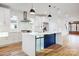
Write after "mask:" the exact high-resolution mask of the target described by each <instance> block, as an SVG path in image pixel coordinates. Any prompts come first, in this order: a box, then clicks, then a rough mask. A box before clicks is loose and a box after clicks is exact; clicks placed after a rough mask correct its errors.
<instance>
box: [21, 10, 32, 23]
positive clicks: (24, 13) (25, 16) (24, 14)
mask: <svg viewBox="0 0 79 59" xmlns="http://www.w3.org/2000/svg"><path fill="white" fill-rule="evenodd" d="M23 18H24V19H23V20H22V21H21V22H31V21H30V20H28V19H27V11H24V12H23Z"/></svg>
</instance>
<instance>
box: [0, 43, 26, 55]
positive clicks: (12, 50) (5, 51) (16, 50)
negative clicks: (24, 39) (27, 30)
mask: <svg viewBox="0 0 79 59" xmlns="http://www.w3.org/2000/svg"><path fill="white" fill-rule="evenodd" d="M21 45H22V44H21V43H15V44H11V45H8V46H5V47H0V56H27V55H26V54H25V53H24V52H23V51H22V47H21Z"/></svg>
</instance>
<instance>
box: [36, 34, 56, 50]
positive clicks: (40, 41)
mask: <svg viewBox="0 0 79 59" xmlns="http://www.w3.org/2000/svg"><path fill="white" fill-rule="evenodd" d="M53 44H56V34H48V35H44V36H43V37H36V51H37V52H39V51H41V50H42V49H44V48H47V47H49V46H50V45H53Z"/></svg>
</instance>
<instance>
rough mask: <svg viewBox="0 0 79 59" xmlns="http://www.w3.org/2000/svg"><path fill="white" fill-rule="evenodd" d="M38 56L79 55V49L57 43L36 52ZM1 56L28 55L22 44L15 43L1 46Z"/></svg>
mask: <svg viewBox="0 0 79 59" xmlns="http://www.w3.org/2000/svg"><path fill="white" fill-rule="evenodd" d="M36 55H37V56H79V49H75V48H70V47H62V46H61V45H58V44H55V45H51V46H50V47H48V48H46V49H43V50H41V51H40V52H37V53H36ZM0 56H27V54H25V53H24V52H23V51H22V44H21V43H15V44H11V45H8V46H6V47H1V48H0Z"/></svg>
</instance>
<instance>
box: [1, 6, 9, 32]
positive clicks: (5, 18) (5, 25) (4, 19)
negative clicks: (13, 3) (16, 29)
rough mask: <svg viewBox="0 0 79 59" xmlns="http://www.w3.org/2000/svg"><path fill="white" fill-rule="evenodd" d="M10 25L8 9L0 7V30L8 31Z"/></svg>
mask: <svg viewBox="0 0 79 59" xmlns="http://www.w3.org/2000/svg"><path fill="white" fill-rule="evenodd" d="M9 26H10V9H8V8H3V7H0V32H8V31H9Z"/></svg>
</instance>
